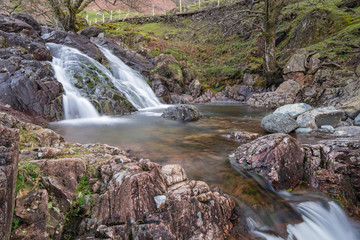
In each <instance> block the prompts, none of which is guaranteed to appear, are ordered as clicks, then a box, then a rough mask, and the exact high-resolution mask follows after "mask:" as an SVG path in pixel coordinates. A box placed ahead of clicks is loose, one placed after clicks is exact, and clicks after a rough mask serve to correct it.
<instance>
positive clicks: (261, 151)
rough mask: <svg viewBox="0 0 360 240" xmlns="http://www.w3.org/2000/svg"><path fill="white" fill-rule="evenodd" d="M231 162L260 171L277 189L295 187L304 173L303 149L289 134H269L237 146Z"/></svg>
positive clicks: (246, 168)
mask: <svg viewBox="0 0 360 240" xmlns="http://www.w3.org/2000/svg"><path fill="white" fill-rule="evenodd" d="M234 154H235V157H234V158H231V160H230V162H231V165H232V166H233V167H235V168H239V167H240V168H244V169H245V170H247V171H250V172H255V173H257V174H260V175H261V176H262V177H264V178H265V179H267V180H269V181H270V182H271V184H272V185H273V186H274V187H275V188H276V189H289V188H294V187H295V186H296V185H297V184H299V182H300V181H301V179H302V176H303V160H304V150H303V148H302V146H301V143H300V142H299V141H298V140H297V139H295V138H293V137H291V136H289V135H287V134H281V133H277V134H270V135H266V136H263V137H260V138H258V139H256V140H254V141H252V142H249V143H246V144H243V145H241V146H240V147H238V148H237V149H236V150H235V152H234Z"/></svg>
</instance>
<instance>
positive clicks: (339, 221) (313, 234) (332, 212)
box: [248, 201, 360, 240]
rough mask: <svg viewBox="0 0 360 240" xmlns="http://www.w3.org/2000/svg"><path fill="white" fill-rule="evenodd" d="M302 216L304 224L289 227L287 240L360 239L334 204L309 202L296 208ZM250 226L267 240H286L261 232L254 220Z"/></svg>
mask: <svg viewBox="0 0 360 240" xmlns="http://www.w3.org/2000/svg"><path fill="white" fill-rule="evenodd" d="M296 209H297V211H298V212H299V213H300V214H301V216H302V218H303V222H302V223H299V224H294V225H291V224H289V225H288V226H287V232H288V237H287V238H286V240H293V239H297V240H309V239H316V240H339V239H346V240H356V239H360V233H359V230H358V229H357V227H356V226H355V224H354V223H353V222H351V221H350V220H349V218H348V217H347V216H346V214H345V212H344V211H343V210H342V209H341V208H340V207H339V206H338V205H337V204H336V203H334V202H328V204H327V206H325V205H324V204H323V203H321V202H317V201H307V202H302V203H300V204H298V205H297V206H296ZM248 225H249V227H250V230H251V231H252V233H253V234H254V235H255V236H257V237H261V238H264V239H266V240H285V239H284V238H281V237H279V236H275V235H271V234H269V233H266V232H265V231H261V229H262V227H261V226H259V224H258V223H256V222H255V221H254V220H252V219H248Z"/></svg>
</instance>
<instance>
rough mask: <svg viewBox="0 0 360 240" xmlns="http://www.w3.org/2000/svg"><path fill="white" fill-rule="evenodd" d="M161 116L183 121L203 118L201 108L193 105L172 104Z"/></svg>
mask: <svg viewBox="0 0 360 240" xmlns="http://www.w3.org/2000/svg"><path fill="white" fill-rule="evenodd" d="M161 117H163V118H166V119H170V120H177V121H183V122H189V121H196V120H199V119H200V118H201V113H200V111H199V109H198V108H197V107H195V106H193V105H178V106H172V107H169V108H167V109H165V111H164V112H163V114H162V115H161Z"/></svg>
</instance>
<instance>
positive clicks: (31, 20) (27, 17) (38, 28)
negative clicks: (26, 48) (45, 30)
mask: <svg viewBox="0 0 360 240" xmlns="http://www.w3.org/2000/svg"><path fill="white" fill-rule="evenodd" d="M11 17H13V18H16V19H19V20H21V21H23V22H26V23H27V24H29V25H30V26H31V27H32V28H33V29H34V30H35V31H36V32H37V33H38V34H39V35H41V25H40V24H39V23H38V22H37V21H36V20H35V19H34V18H33V17H32V16H30V15H28V14H25V13H13V14H11Z"/></svg>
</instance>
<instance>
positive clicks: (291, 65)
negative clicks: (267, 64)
mask: <svg viewBox="0 0 360 240" xmlns="http://www.w3.org/2000/svg"><path fill="white" fill-rule="evenodd" d="M306 58H307V55H306V54H303V53H297V54H294V55H292V56H291V58H290V60H289V61H288V62H287V63H286V65H285V67H284V74H287V73H293V72H305V71H306V69H305V64H306Z"/></svg>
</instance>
